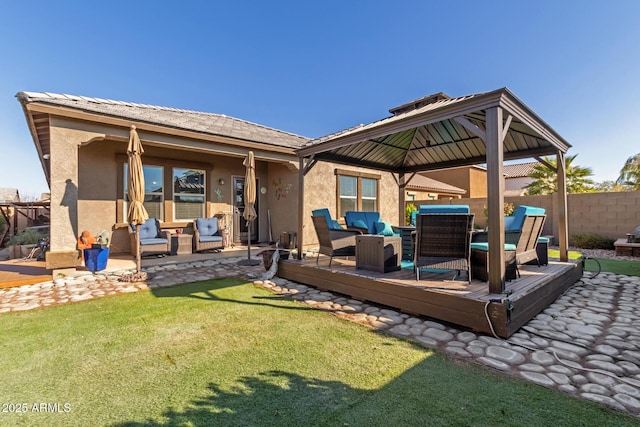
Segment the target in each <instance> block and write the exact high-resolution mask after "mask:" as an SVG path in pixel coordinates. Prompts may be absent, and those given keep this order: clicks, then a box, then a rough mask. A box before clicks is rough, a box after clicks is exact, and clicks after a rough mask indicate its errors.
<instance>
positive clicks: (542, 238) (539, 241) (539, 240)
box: [538, 237, 551, 243]
mask: <svg viewBox="0 0 640 427" xmlns="http://www.w3.org/2000/svg"><path fill="white" fill-rule="evenodd" d="M550 241H551V239H549V238H548V237H538V243H549V242H550Z"/></svg>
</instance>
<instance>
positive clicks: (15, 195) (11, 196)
mask: <svg viewBox="0 0 640 427" xmlns="http://www.w3.org/2000/svg"><path fill="white" fill-rule="evenodd" d="M19 201H20V192H19V191H18V189H17V188H0V203H15V202H19Z"/></svg>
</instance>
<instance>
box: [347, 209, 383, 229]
mask: <svg viewBox="0 0 640 427" xmlns="http://www.w3.org/2000/svg"><path fill="white" fill-rule="evenodd" d="M344 218H345V220H346V221H347V226H349V227H358V228H366V229H367V232H368V233H369V234H376V227H375V225H374V223H375V222H376V221H380V212H356V211H348V212H345V213H344ZM358 220H360V221H362V222H363V223H364V226H358V225H356V224H355V222H356V221H358Z"/></svg>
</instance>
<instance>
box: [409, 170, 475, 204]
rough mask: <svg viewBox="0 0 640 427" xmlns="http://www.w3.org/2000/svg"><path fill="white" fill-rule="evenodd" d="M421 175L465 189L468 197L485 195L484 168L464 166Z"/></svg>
mask: <svg viewBox="0 0 640 427" xmlns="http://www.w3.org/2000/svg"><path fill="white" fill-rule="evenodd" d="M421 175H424V176H426V177H429V178H432V179H435V180H437V181H440V182H445V183H447V184H449V185H453V186H454V187H458V188H462V189H463V190H466V191H467V193H466V195H467V197H468V198H476V197H487V171H486V170H484V169H480V168H477V167H468V166H465V167H459V168H451V169H442V170H436V171H428V172H422V173H421ZM416 199H417V198H416Z"/></svg>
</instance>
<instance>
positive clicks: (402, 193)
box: [397, 172, 407, 225]
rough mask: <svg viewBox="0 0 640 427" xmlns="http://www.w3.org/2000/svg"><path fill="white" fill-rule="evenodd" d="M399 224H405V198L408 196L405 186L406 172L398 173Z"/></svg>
mask: <svg viewBox="0 0 640 427" xmlns="http://www.w3.org/2000/svg"><path fill="white" fill-rule="evenodd" d="M397 182H398V224H400V225H405V217H404V203H405V202H404V200H405V197H406V192H405V191H404V190H405V187H406V185H407V184H406V182H405V176H404V173H402V172H401V173H399V174H398V181H397Z"/></svg>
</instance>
